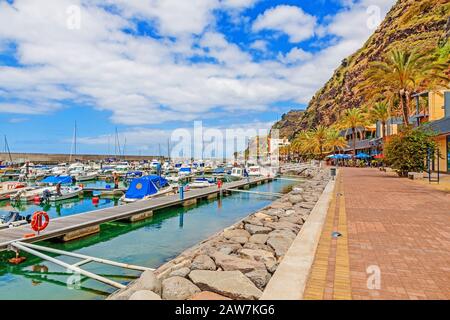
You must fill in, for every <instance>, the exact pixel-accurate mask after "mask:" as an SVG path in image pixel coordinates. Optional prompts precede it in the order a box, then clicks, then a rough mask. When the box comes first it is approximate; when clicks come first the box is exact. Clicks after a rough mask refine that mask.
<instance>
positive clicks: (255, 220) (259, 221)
mask: <svg viewBox="0 0 450 320" xmlns="http://www.w3.org/2000/svg"><path fill="white" fill-rule="evenodd" d="M244 222H245V223H249V224H253V225H255V226H262V225H263V221H262V219H258V218H257V217H255V216H251V217H248V218H247V219H245V220H244Z"/></svg>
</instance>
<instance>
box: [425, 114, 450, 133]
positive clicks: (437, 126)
mask: <svg viewBox="0 0 450 320" xmlns="http://www.w3.org/2000/svg"><path fill="white" fill-rule="evenodd" d="M427 125H428V126H429V128H430V129H431V130H433V131H435V132H437V133H438V134H446V133H450V117H446V118H443V119H440V120H436V121H432V122H430V123H428V124H427Z"/></svg>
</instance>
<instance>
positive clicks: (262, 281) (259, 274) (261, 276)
mask: <svg viewBox="0 0 450 320" xmlns="http://www.w3.org/2000/svg"><path fill="white" fill-rule="evenodd" d="M245 276H246V277H247V278H249V279H250V280H251V281H252V282H253V283H254V284H255V286H256V287H257V288H258V289H261V290H263V289H264V287H265V286H266V284H267V283H268V282H269V280H270V278H271V276H270V273H268V272H267V271H266V270H253V271H251V272H247V273H246V274H245Z"/></svg>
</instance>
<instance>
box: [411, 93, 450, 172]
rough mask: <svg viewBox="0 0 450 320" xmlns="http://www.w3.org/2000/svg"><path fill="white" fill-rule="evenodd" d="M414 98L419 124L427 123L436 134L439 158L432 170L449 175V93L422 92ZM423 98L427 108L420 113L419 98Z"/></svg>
mask: <svg viewBox="0 0 450 320" xmlns="http://www.w3.org/2000/svg"><path fill="white" fill-rule="evenodd" d="M414 97H415V98H416V105H417V110H416V113H417V115H420V117H417V119H419V120H418V121H419V123H424V122H429V123H430V127H431V129H432V130H433V131H435V132H436V134H437V136H436V139H435V140H436V144H437V147H438V150H439V155H440V158H439V159H436V160H435V161H434V163H433V168H432V170H434V171H437V170H439V171H440V172H446V173H450V91H448V90H440V91H432V92H423V93H420V94H417V95H415V96H414ZM421 97H422V98H425V100H426V101H427V108H426V110H425V113H423V114H421V113H420V98H421Z"/></svg>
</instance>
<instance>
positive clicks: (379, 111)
mask: <svg viewBox="0 0 450 320" xmlns="http://www.w3.org/2000/svg"><path fill="white" fill-rule="evenodd" d="M369 117H370V119H371V120H372V121H373V122H377V121H380V122H381V131H382V132H383V138H384V137H385V136H386V135H387V132H386V123H387V122H388V121H389V118H390V117H391V111H390V108H389V105H388V103H387V102H386V101H382V102H377V103H375V106H374V107H373V108H372V109H371V110H370V111H369Z"/></svg>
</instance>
